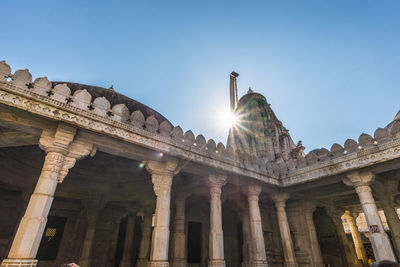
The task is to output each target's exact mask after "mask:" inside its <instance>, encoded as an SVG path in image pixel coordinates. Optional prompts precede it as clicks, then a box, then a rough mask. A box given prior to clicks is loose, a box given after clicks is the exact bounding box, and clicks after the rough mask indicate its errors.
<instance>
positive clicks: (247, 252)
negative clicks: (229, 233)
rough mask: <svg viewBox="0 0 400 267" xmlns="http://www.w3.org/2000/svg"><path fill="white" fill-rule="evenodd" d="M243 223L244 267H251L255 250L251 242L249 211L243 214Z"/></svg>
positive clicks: (244, 211) (245, 210)
mask: <svg viewBox="0 0 400 267" xmlns="http://www.w3.org/2000/svg"><path fill="white" fill-rule="evenodd" d="M242 221H243V226H242V228H243V247H242V251H243V263H242V267H250V265H251V264H250V263H251V262H252V260H253V250H252V242H251V230H250V215H249V211H248V210H247V209H244V210H243V212H242Z"/></svg>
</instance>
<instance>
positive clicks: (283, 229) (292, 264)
mask: <svg viewBox="0 0 400 267" xmlns="http://www.w3.org/2000/svg"><path fill="white" fill-rule="evenodd" d="M272 199H273V200H274V201H275V207H276V214H277V216H278V223H279V231H280V233H281V240H282V247H283V255H284V257H285V266H286V267H297V266H298V265H297V260H296V254H295V253H294V247H293V241H292V236H291V234H290V227H289V221H288V219H287V215H286V210H285V206H286V201H287V200H288V199H289V194H288V193H278V194H274V195H272Z"/></svg>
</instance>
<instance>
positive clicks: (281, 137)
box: [228, 90, 295, 161]
mask: <svg viewBox="0 0 400 267" xmlns="http://www.w3.org/2000/svg"><path fill="white" fill-rule="evenodd" d="M235 114H236V117H237V119H238V125H236V126H234V127H233V128H232V130H231V131H230V137H229V139H228V142H229V143H230V144H232V143H233V145H234V146H236V148H237V149H238V150H241V151H242V152H244V153H247V154H249V155H251V156H257V157H261V158H264V157H266V158H267V159H268V161H276V160H278V159H284V160H285V161H286V160H287V159H288V158H289V155H290V152H291V150H292V149H293V148H295V144H294V143H293V141H292V139H291V138H290V136H289V131H288V130H287V129H286V128H285V127H283V125H282V122H281V121H280V120H278V118H277V117H276V115H275V113H274V111H273V110H272V109H271V106H270V104H268V102H267V100H266V98H265V97H264V96H263V95H261V94H259V93H255V92H253V91H252V90H249V92H248V93H247V94H246V95H244V96H243V97H241V98H240V100H239V102H238V105H237V107H236V109H235Z"/></svg>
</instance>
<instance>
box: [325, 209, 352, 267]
mask: <svg viewBox="0 0 400 267" xmlns="http://www.w3.org/2000/svg"><path fill="white" fill-rule="evenodd" d="M325 210H326V212H327V214H328V215H329V217H330V218H331V220H332V221H333V223H334V224H335V226H336V232H337V234H338V237H339V240H340V242H341V243H342V247H343V252H344V254H345V257H346V263H347V266H349V267H353V266H354V267H356V266H359V261H358V259H357V256H356V253H355V250H354V247H353V244H351V243H349V241H348V239H347V237H346V233H345V231H344V228H343V221H342V215H343V214H344V210H339V209H337V208H336V207H335V206H334V205H333V203H329V204H327V205H325Z"/></svg>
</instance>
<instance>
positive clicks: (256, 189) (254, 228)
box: [247, 184, 268, 267]
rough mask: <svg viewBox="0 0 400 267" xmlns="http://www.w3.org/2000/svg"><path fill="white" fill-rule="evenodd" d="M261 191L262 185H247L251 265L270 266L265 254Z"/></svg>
mask: <svg viewBox="0 0 400 267" xmlns="http://www.w3.org/2000/svg"><path fill="white" fill-rule="evenodd" d="M260 193H261V186H260V185H256V184H251V185H249V186H248V187H247V196H248V202H249V215H250V230H251V244H252V245H251V247H252V252H253V255H252V262H251V266H254V267H265V266H268V263H267V257H266V255H265V243H264V232H263V229H262V222H261V214H260V207H259V205H258V196H259V195H260Z"/></svg>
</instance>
